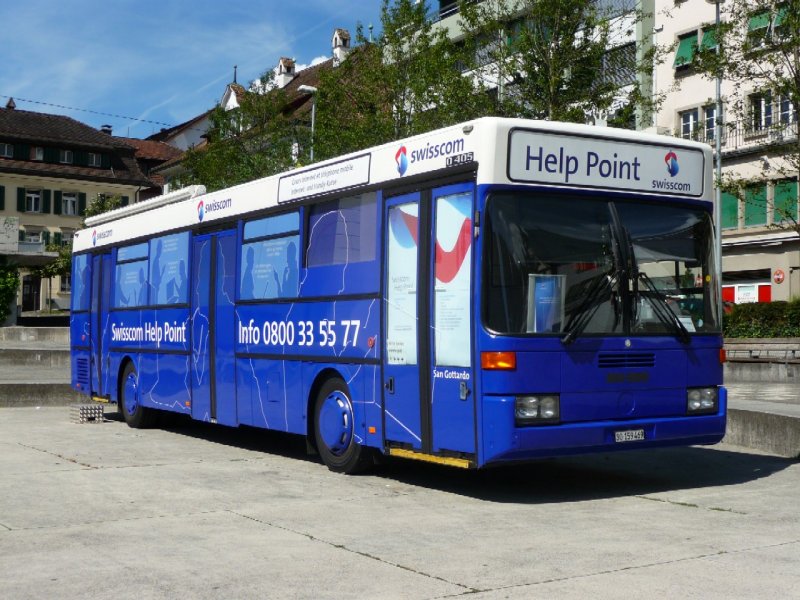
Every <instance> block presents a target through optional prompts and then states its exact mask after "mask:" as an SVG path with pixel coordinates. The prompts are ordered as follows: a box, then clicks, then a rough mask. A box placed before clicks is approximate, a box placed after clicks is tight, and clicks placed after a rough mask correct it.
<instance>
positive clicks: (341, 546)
mask: <svg viewBox="0 0 800 600" xmlns="http://www.w3.org/2000/svg"><path fill="white" fill-rule="evenodd" d="M228 512H230V513H231V514H234V515H236V516H237V517H241V518H242V519H247V520H250V521H254V522H256V523H259V524H261V525H266V526H267V527H274V528H275V529H280V530H282V531H286V532H288V533H293V534H295V535H300V536H303V537H304V538H306V539H308V540H311V541H312V542H320V543H321V544H325V545H326V546H330V547H331V548H335V549H337V550H344V551H345V552H350V553H351V554H355V555H357V556H361V557H363V558H368V559H370V560H374V561H376V562H379V563H381V564H384V565H388V566H391V567H395V568H397V569H402V570H403V571H408V572H409V573H413V574H415V575H421V576H422V577H427V578H429V579H435V580H436V581H441V582H442V583H447V584H449V585H454V586H457V587H460V588H463V589H464V591H463V592H462V593H460V594H455V596H462V595H464V594H475V593H478V592H483V591H487V590H481V589H477V588H473V587H470V586H468V585H464V584H463V583H456V582H454V581H449V580H447V579H445V578H444V577H439V576H438V575H433V574H431V573H425V572H423V571H418V570H416V569H414V568H412V567H407V566H405V565H401V564H399V563H396V562H392V561H389V560H385V559H383V558H381V557H379V556H375V555H374V554H369V553H368V552H362V551H361V550H354V549H353V548H348V547H347V546H345V545H344V544H336V543H334V542H329V541H328V540H324V539H322V538H319V537H316V536H315V535H312V534H310V533H306V532H305V531H297V530H295V529H292V528H291V527H284V526H283V525H277V524H276V523H271V522H270V521H263V520H261V519H257V518H255V517H251V516H249V515H245V514H242V513H239V512H236V511H235V510H229V511H228ZM443 597H447V596H443Z"/></svg>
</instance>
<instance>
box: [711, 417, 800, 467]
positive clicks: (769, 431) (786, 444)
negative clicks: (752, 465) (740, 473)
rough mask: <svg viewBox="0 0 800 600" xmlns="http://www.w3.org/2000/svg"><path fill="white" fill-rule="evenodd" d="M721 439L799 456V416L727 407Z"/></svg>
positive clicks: (739, 444)
mask: <svg viewBox="0 0 800 600" xmlns="http://www.w3.org/2000/svg"><path fill="white" fill-rule="evenodd" d="M722 441H723V442H725V443H727V444H733V445H734V446H743V447H745V448H752V449H753V450H760V451H762V452H767V453H769V454H775V455H777V456H782V457H784V458H800V418H798V417H790V416H788V415H776V414H772V413H765V412H756V411H752V410H742V409H737V408H730V407H729V408H728V426H727V428H726V432H725V438H724V439H723V440H722Z"/></svg>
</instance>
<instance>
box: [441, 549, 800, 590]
mask: <svg viewBox="0 0 800 600" xmlns="http://www.w3.org/2000/svg"><path fill="white" fill-rule="evenodd" d="M792 544H800V539H797V540H789V541H788V542H778V543H776V544H763V545H760V546H751V547H749V548H739V549H738V550H719V551H718V552H709V553H707V554H698V555H696V556H685V557H683V558H676V559H673V560H662V561H658V562H652V563H647V564H644V565H630V566H627V567H620V568H618V569H608V570H605V571H597V572H595V573H583V574H581V575H571V576H569V577H554V578H552V579H544V580H542V581H532V582H529V583H517V584H514V585H506V586H499V587H493V588H488V589H485V590H470V591H469V592H465V593H461V594H449V595H446V596H438V598H457V597H460V596H464V595H466V594H467V593H469V594H473V593H477V592H479V591H480V592H497V591H502V590H513V589H521V588H525V587H532V586H539V585H547V584H549V583H562V582H565V581H573V580H578V579H588V578H589V577H598V576H602V575H612V574H614V573H624V572H626V571H635V570H638V569H649V568H651V567H661V566H664V565H672V564H678V563H682V562H687V561H691V560H703V559H705V558H712V557H718V556H728V555H735V554H743V553H745V552H752V551H753V550H765V549H769V548H780V547H782V546H791V545H792Z"/></svg>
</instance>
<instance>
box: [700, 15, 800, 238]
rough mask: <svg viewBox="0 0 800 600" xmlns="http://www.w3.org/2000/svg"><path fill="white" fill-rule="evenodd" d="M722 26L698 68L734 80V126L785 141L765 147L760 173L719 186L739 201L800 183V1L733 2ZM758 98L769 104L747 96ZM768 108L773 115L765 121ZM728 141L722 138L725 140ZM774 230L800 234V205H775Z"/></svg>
mask: <svg viewBox="0 0 800 600" xmlns="http://www.w3.org/2000/svg"><path fill="white" fill-rule="evenodd" d="M721 9H722V17H723V19H724V20H723V22H722V23H721V25H720V27H719V30H718V31H715V30H709V29H706V30H705V31H706V33H705V34H704V35H709V34H708V33H707V32H708V31H711V34H712V35H713V36H714V37H713V38H711V39H713V40H714V41H716V42H717V44H718V47H717V44H714V43H711V44H709V43H703V44H701V46H700V47H699V48H698V52H697V66H696V68H697V69H698V70H699V71H700V72H701V73H703V74H704V75H705V76H706V77H708V78H710V79H713V78H716V77H717V76H719V77H721V78H722V79H723V80H725V81H727V82H730V84H731V86H730V87H731V89H732V90H733V92H732V93H731V94H730V95H729V96H728V97H726V98H724V101H725V104H726V105H727V107H728V112H729V114H731V115H732V116H733V119H729V121H731V122H730V123H729V126H730V127H736V126H737V125H739V126H742V125H743V126H744V132H745V133H746V134H750V135H753V134H756V133H763V134H764V135H766V134H768V133H769V132H770V131H775V132H776V133H781V134H784V133H785V134H786V135H781V137H782V138H783V141H782V142H781V143H774V144H771V145H765V146H762V147H761V149H762V150H763V151H764V153H766V155H767V156H769V160H764V161H762V165H763V168H762V170H761V172H760V173H759V174H756V175H755V176H750V177H747V178H743V177H741V176H739V175H738V174H737V173H735V172H729V173H728V174H726V175H724V176H723V181H722V182H720V183H721V187H722V188H723V190H724V191H727V192H728V193H731V194H733V195H735V196H736V197H737V198H738V199H739V201H740V202H745V203H747V202H749V200H748V198H747V194H746V191H747V190H748V189H752V187H753V186H757V185H762V186H763V185H766V184H767V182H769V181H774V180H776V179H789V180H793V181H794V182H795V183H797V181H798V179H797V174H798V171H800V137H798V123H797V109H798V107H799V106H800V0H780V1H775V0H729V1H728V2H726V3H725V4H722V5H721ZM753 93H756V94H759V96H760V97H761V98H763V99H764V102H765V106H763V107H762V106H761V105H760V104H759V106H755V105H754V103H753V101H752V100H753V99H752V98H749V97H748V95H749V94H753ZM767 106H768V107H769V110H770V117H769V118H767V116H766V112H767ZM723 139H724V138H723ZM774 208H775V212H776V219H775V223H773V226H774V227H778V228H784V229H793V230H794V231H796V232H797V233H798V235H800V224H799V223H798V218H797V203H796V202H794V203H793V205H792V206H788V205H787V206H783V205H778V204H776V205H775V207H774Z"/></svg>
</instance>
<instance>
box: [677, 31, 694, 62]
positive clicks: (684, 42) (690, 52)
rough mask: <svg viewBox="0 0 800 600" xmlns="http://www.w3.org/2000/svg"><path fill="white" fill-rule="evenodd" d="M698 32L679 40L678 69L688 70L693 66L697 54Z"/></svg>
mask: <svg viewBox="0 0 800 600" xmlns="http://www.w3.org/2000/svg"><path fill="white" fill-rule="evenodd" d="M697 37H698V36H697V32H696V31H693V32H691V33H688V34H686V35H683V36H681V37H679V38H678V49H677V50H676V51H675V63H674V67H675V68H676V69H680V68H687V67H688V66H689V65H691V64H692V61H693V60H694V55H695V53H696V52H697Z"/></svg>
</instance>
